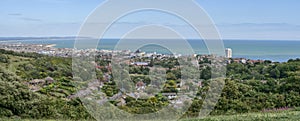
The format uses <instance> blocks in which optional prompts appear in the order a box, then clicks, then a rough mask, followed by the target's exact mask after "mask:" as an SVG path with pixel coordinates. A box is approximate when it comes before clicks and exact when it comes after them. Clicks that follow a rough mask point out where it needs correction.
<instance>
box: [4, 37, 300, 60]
mask: <svg viewBox="0 0 300 121" xmlns="http://www.w3.org/2000/svg"><path fill="white" fill-rule="evenodd" d="M118 41H119V39H101V40H100V41H99V44H98V49H104V50H113V49H114V48H115V45H116V44H117V43H118ZM128 41H130V40H128ZM187 41H188V43H189V44H190V45H191V47H192V48H193V49H194V51H195V53H197V54H209V51H208V49H207V47H206V44H205V42H204V41H203V40H195V39H193V40H192V39H191V40H187ZM0 42H5V43H26V44H55V45H56V46H55V47H56V48H74V43H75V39H20V40H1V39H0ZM223 43H224V47H225V48H231V49H232V51H233V52H232V54H233V58H247V59H253V60H271V61H274V62H286V61H288V60H289V59H296V58H300V41H297V40H223ZM140 49H141V50H142V51H145V52H157V53H163V54H164V53H169V52H170V51H169V50H167V49H166V48H164V47H160V46H157V45H155V46H152V45H149V46H144V47H142V48H140ZM178 49H181V47H180V46H179V47H178ZM132 51H134V50H132Z"/></svg>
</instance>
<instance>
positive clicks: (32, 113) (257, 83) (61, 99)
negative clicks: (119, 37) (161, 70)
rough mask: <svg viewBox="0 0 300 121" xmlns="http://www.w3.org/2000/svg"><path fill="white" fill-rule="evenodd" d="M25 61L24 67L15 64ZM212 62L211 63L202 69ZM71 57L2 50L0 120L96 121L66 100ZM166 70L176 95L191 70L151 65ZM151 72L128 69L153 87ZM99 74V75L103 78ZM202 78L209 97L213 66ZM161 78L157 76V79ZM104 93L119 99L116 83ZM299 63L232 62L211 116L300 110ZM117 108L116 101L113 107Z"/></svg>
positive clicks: (140, 106) (144, 109)
mask: <svg viewBox="0 0 300 121" xmlns="http://www.w3.org/2000/svg"><path fill="white" fill-rule="evenodd" d="M20 59H24V60H26V59H27V61H24V62H22V63H20V62H18V61H15V60H20ZM98 63H99V65H107V64H108V62H107V61H99V62H98ZM205 63H207V64H208V63H211V62H210V61H209V60H208V59H204V60H203V61H200V62H199V64H205ZM71 64H72V63H71V59H70V58H59V57H48V56H43V55H38V54H33V53H29V54H26V53H15V52H11V51H4V50H0V65H1V68H0V118H1V117H20V118H37V119H40V118H50V119H58V118H62V119H92V117H91V116H90V115H89V114H88V113H87V111H86V110H85V108H84V106H83V105H82V103H81V101H80V100H79V99H77V98H72V99H70V98H68V97H69V96H70V95H71V94H74V93H75V92H76V90H77V89H76V87H75V86H74V81H73V79H72V70H71V69H72V66H71ZM153 65H160V66H161V67H165V68H168V69H167V70H166V74H167V75H166V77H165V78H166V79H167V80H168V81H167V82H166V83H165V84H164V85H163V89H164V91H165V92H176V84H177V83H178V82H180V81H179V78H180V77H184V76H185V74H184V73H189V72H190V71H192V70H183V71H182V72H183V73H181V72H180V71H179V70H176V69H174V68H175V67H176V66H177V65H178V62H177V61H176V59H170V60H163V61H160V62H157V61H153V60H151V65H150V66H153ZM149 70H150V69H149V68H147V67H135V66H130V67H129V73H130V74H131V79H132V80H133V82H134V83H137V82H139V81H143V82H144V83H146V84H147V83H150V79H149V78H148V77H145V76H144V75H148V74H149ZM107 72H108V69H106V68H102V69H99V70H97V74H98V78H99V79H100V80H103V79H102V78H103V73H107ZM99 75H100V76H99ZM47 77H52V78H53V79H54V80H55V82H52V83H50V84H42V85H41V86H39V87H40V89H39V90H38V91H32V90H31V88H32V87H31V86H29V82H30V81H32V80H34V79H45V78H47ZM199 77H200V79H202V80H203V87H202V88H201V89H199V93H198V95H199V96H201V97H205V92H206V91H207V89H208V86H209V85H208V84H209V83H208V82H210V81H212V80H210V79H209V78H210V77H211V70H210V68H209V67H207V68H205V69H203V70H201V73H200V76H199ZM157 78H158V77H157ZM105 83H106V85H105V86H104V87H103V90H104V92H105V93H106V94H107V95H108V96H112V95H113V94H116V93H117V92H118V90H115V88H116V85H115V84H114V82H105ZM299 92H300V60H299V59H296V60H289V61H288V62H285V63H273V62H269V61H265V62H264V63H253V64H252V63H245V64H243V63H232V64H228V65H227V79H226V80H225V87H224V89H223V93H222V95H221V97H220V100H219V101H218V103H217V105H216V107H215V110H214V111H213V112H212V113H211V114H214V115H216V114H236V113H246V112H260V111H263V110H265V109H274V108H281V107H290V108H293V107H299V106H300V94H299ZM125 101H126V103H127V104H126V105H125V106H124V105H123V106H120V108H121V109H123V110H126V111H129V112H133V113H148V112H153V111H157V110H159V109H160V108H161V107H163V106H165V105H167V104H168V100H167V99H166V98H165V97H164V96H162V95H156V96H155V97H153V98H150V99H143V100H136V99H134V98H127V99H126V100H125ZM113 103H114V104H116V105H117V103H118V102H113ZM202 103H203V100H201V99H195V100H194V102H193V104H192V106H191V107H190V108H189V110H188V112H187V113H186V114H185V115H184V116H185V117H192V116H197V112H199V111H200V109H201V106H202Z"/></svg>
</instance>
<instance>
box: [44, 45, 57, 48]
mask: <svg viewBox="0 0 300 121" xmlns="http://www.w3.org/2000/svg"><path fill="white" fill-rule="evenodd" d="M55 46H56V44H49V45H46V46H45V47H48V48H52V47H55Z"/></svg>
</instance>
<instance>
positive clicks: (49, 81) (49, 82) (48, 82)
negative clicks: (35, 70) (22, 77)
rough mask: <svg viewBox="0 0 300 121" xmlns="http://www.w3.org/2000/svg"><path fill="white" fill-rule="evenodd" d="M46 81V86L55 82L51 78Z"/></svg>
mask: <svg viewBox="0 0 300 121" xmlns="http://www.w3.org/2000/svg"><path fill="white" fill-rule="evenodd" d="M45 81H46V84H52V83H54V82H55V80H54V79H53V78H51V77H46V78H45Z"/></svg>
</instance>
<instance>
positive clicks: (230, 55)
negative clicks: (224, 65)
mask: <svg viewBox="0 0 300 121" xmlns="http://www.w3.org/2000/svg"><path fill="white" fill-rule="evenodd" d="M225 54H226V58H232V49H230V48H226V49H225Z"/></svg>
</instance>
